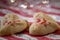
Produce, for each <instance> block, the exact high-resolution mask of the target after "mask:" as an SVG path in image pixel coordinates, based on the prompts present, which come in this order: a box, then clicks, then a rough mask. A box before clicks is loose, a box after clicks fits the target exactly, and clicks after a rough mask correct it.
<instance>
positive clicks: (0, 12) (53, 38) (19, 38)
mask: <svg viewBox="0 0 60 40" xmlns="http://www.w3.org/2000/svg"><path fill="white" fill-rule="evenodd" d="M43 8H44V9H40V7H39V6H37V8H30V9H24V10H21V9H20V8H17V7H3V9H0V19H1V17H2V16H4V15H5V14H8V13H15V14H18V15H19V16H20V17H21V18H23V19H25V20H27V21H28V22H29V23H31V22H33V15H34V13H36V12H41V11H42V12H44V13H46V14H48V15H49V16H51V17H52V18H54V19H55V20H56V21H57V23H58V24H60V9H58V8H57V7H51V8H46V7H45V6H44V7H43ZM0 40H60V31H56V32H54V33H52V34H49V35H45V36H32V35H30V34H29V33H28V32H27V31H24V32H22V33H19V34H14V35H12V36H3V37H0Z"/></svg>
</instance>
